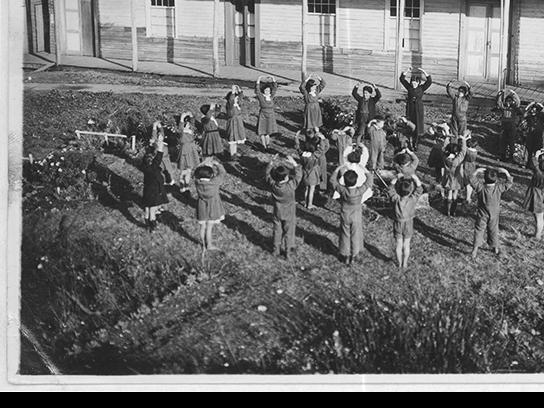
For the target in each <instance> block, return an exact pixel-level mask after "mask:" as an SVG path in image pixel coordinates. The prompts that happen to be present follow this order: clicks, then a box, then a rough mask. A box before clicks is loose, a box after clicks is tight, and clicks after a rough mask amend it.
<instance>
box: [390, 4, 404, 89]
mask: <svg viewBox="0 0 544 408" xmlns="http://www.w3.org/2000/svg"><path fill="white" fill-rule="evenodd" d="M405 8H406V0H399V1H398V2H397V48H396V54H395V78H394V82H393V83H394V84H395V90H397V91H398V90H400V88H401V86H400V82H399V78H400V75H401V73H402V64H403V59H404V58H403V57H404V55H403V54H404V21H405V19H404V10H405Z"/></svg>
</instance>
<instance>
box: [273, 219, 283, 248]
mask: <svg viewBox="0 0 544 408" xmlns="http://www.w3.org/2000/svg"><path fill="white" fill-rule="evenodd" d="M282 240H283V222H282V221H281V220H280V219H279V218H277V217H274V252H276V253H279V252H280V251H281V244H282Z"/></svg>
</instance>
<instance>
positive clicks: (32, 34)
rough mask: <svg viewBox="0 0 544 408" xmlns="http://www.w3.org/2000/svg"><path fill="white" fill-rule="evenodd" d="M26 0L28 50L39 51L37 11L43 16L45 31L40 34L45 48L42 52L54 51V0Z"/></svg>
mask: <svg viewBox="0 0 544 408" xmlns="http://www.w3.org/2000/svg"><path fill="white" fill-rule="evenodd" d="M23 1H25V6H26V12H27V25H28V26H27V39H28V51H32V52H38V33H37V28H38V26H37V13H36V10H37V8H38V12H39V13H40V14H41V15H42V16H43V31H42V32H41V33H40V34H39V35H40V36H43V41H44V46H45V47H44V49H43V50H40V51H42V52H47V53H54V52H55V49H56V37H55V12H54V0H23Z"/></svg>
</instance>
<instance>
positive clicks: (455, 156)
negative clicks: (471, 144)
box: [443, 135, 467, 217]
mask: <svg viewBox="0 0 544 408" xmlns="http://www.w3.org/2000/svg"><path fill="white" fill-rule="evenodd" d="M460 140H461V144H460V145H459V144H458V143H451V144H450V145H449V146H448V147H447V148H446V151H445V152H444V180H443V186H444V189H445V190H446V191H447V202H446V215H447V216H448V217H449V216H451V217H455V216H456V213H457V203H458V201H457V200H458V199H459V192H460V191H461V189H462V188H463V183H464V173H463V162H464V161H465V157H466V155H467V135H465V136H461V137H460Z"/></svg>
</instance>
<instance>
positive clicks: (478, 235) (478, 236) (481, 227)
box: [474, 215, 489, 249]
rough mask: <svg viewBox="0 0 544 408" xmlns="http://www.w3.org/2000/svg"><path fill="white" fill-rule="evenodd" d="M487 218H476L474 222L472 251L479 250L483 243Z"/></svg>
mask: <svg viewBox="0 0 544 408" xmlns="http://www.w3.org/2000/svg"><path fill="white" fill-rule="evenodd" d="M488 220H489V218H488V217H487V216H481V215H479V216H478V219H477V221H476V230H475V233H474V249H479V248H481V247H482V245H483V244H484V243H485V231H486V228H487V223H488Z"/></svg>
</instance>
